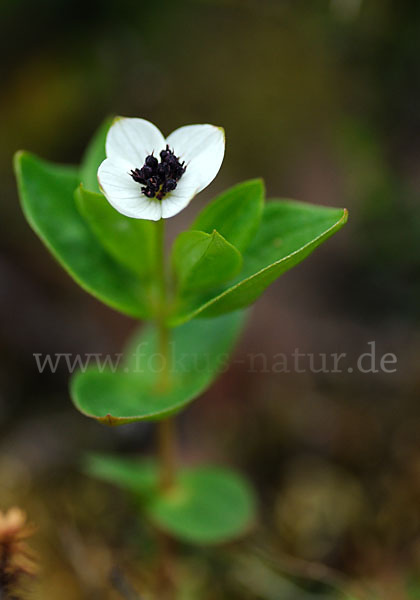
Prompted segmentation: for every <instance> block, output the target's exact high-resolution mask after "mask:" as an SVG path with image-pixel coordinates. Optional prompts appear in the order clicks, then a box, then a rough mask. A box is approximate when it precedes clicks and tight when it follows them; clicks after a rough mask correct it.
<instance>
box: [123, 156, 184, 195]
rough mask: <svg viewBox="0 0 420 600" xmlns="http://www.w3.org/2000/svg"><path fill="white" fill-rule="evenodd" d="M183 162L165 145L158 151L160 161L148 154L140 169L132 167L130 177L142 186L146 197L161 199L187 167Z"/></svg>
mask: <svg viewBox="0 0 420 600" xmlns="http://www.w3.org/2000/svg"><path fill="white" fill-rule="evenodd" d="M184 165H185V162H182V163H180V162H179V158H178V157H176V156H175V154H174V153H173V150H170V149H169V146H168V145H167V146H166V150H162V152H161V153H160V162H159V161H158V159H157V158H156V157H155V156H153V154H150V155H149V156H147V157H146V160H145V162H144V165H143V166H142V168H141V169H133V170H132V171H131V173H130V175H131V177H132V178H133V179H134V181H136V182H137V183H140V185H141V186H142V188H141V191H142V192H143V194H144V195H145V196H147V197H148V198H156V199H157V200H163V198H164V197H165V196H166V194H168V193H169V192H172V191H173V190H174V189H175V188H176V186H177V184H178V181H179V180H180V179H181V177H182V175H183V174H184V173H185V169H186V168H187V167H186V166H184Z"/></svg>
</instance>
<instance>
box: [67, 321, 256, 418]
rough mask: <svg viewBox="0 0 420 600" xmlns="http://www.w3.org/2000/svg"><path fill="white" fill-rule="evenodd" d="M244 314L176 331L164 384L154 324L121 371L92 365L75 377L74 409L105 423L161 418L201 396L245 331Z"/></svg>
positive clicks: (136, 341) (130, 350)
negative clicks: (166, 378)
mask: <svg viewBox="0 0 420 600" xmlns="http://www.w3.org/2000/svg"><path fill="white" fill-rule="evenodd" d="M243 323H244V314H243V313H242V312H237V313H233V314H229V315H224V316H223V317H219V318H217V319H212V320H199V321H191V322H190V323H186V324H185V325H183V326H181V327H178V328H176V329H174V330H173V332H172V334H173V337H172V340H171V341H170V357H169V365H168V367H169V382H168V385H167V386H165V388H164V389H162V385H161V377H162V368H163V365H164V363H163V357H162V355H161V354H160V353H159V351H158V339H157V338H158V336H157V331H156V328H155V326H154V325H150V326H149V327H147V328H146V329H145V330H144V331H142V333H141V335H140V336H139V337H136V338H135V339H134V340H133V342H132V343H131V344H130V347H129V348H128V349H127V351H126V359H125V363H124V364H123V365H122V369H121V370H115V369H114V372H113V369H112V368H108V369H105V368H104V369H103V370H102V371H101V370H99V369H97V368H89V369H87V370H86V371H85V372H79V373H77V374H76V375H75V376H73V378H72V381H71V396H72V399H73V402H74V404H75V406H76V408H77V409H78V410H79V411H80V412H82V413H83V414H84V415H86V416H88V417H92V418H94V419H97V420H98V421H100V422H102V423H105V424H107V425H121V424H124V423H131V422H134V421H145V420H159V419H163V418H165V417H167V416H169V415H171V414H173V413H176V412H178V411H179V410H181V409H182V408H183V407H185V406H186V405H187V404H188V403H189V402H191V401H192V400H194V398H196V397H197V396H199V395H200V394H201V393H202V392H203V391H204V390H205V389H206V388H207V387H208V386H209V385H210V384H211V382H212V381H213V379H214V378H215V377H216V375H217V374H218V372H219V371H220V370H221V369H222V368H223V366H224V365H225V363H226V361H227V358H228V355H229V353H230V351H231V350H232V347H233V345H234V343H235V341H236V339H237V337H238V335H239V333H240V331H241V328H242V325H243Z"/></svg>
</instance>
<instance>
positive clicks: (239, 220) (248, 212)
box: [191, 179, 264, 252]
mask: <svg viewBox="0 0 420 600" xmlns="http://www.w3.org/2000/svg"><path fill="white" fill-rule="evenodd" d="M263 208H264V182H263V181H262V180H261V179H251V180H250V181H244V182H243V183H239V184H238V185H235V186H234V187H231V188H229V189H228V190H226V191H225V192H223V194H221V195H220V196H217V198H215V199H214V200H213V201H212V202H210V203H209V204H208V205H207V206H206V207H205V208H204V209H203V210H202V211H201V213H200V214H199V215H198V217H197V219H196V220H195V222H194V223H193V224H192V226H191V229H194V230H198V231H205V232H206V233H212V232H213V230H214V229H216V231H218V232H219V233H220V234H221V235H222V236H223V237H224V238H225V239H226V240H227V241H228V242H230V243H231V244H233V245H234V246H235V247H236V248H238V250H240V251H241V252H243V251H244V250H245V248H246V247H247V246H248V245H249V242H250V241H251V240H252V238H253V237H254V235H255V233H256V232H257V229H258V227H259V224H260V221H261V217H262V213H263Z"/></svg>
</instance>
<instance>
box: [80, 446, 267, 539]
mask: <svg viewBox="0 0 420 600" xmlns="http://www.w3.org/2000/svg"><path fill="white" fill-rule="evenodd" d="M87 470H88V472H89V473H90V474H92V475H94V476H95V477H98V478H99V479H103V480H105V481H108V482H110V483H115V484H116V485H118V486H121V487H123V488H125V489H128V490H130V491H131V492H134V493H135V494H136V495H138V496H139V497H140V501H141V506H142V507H143V509H144V511H145V513H146V515H147V516H148V517H149V519H150V520H151V521H152V522H153V523H154V524H155V525H156V526H157V527H159V528H160V529H163V530H164V531H166V532H167V533H169V534H172V535H173V536H174V537H176V538H177V539H180V540H182V541H185V542H189V543H193V544H218V543H222V542H227V541H230V540H232V539H235V538H237V537H238V536H240V535H243V534H245V533H247V531H248V530H249V529H250V528H251V526H252V525H253V523H254V521H255V513H256V500H255V495H254V492H253V490H252V489H251V487H250V485H249V484H248V482H247V481H246V480H245V479H244V478H242V477H241V476H240V475H239V474H238V473H235V472H234V471H232V470H230V469H226V468H221V467H209V466H205V467H202V466H201V467H194V468H189V469H181V470H180V471H179V472H178V473H177V481H176V483H175V485H174V487H173V488H171V489H169V490H167V491H164V492H162V491H161V490H160V489H159V476H158V468H157V466H156V465H155V464H153V463H152V462H150V461H145V462H143V461H138V460H133V459H128V458H119V457H114V456H101V455H99V456H98V455H96V456H93V457H91V458H90V459H89V460H88V462H87Z"/></svg>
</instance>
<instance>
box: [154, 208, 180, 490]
mask: <svg viewBox="0 0 420 600" xmlns="http://www.w3.org/2000/svg"><path fill="white" fill-rule="evenodd" d="M156 247H157V281H158V287H159V304H158V311H157V319H156V325H157V330H158V348H159V354H160V357H161V360H162V371H161V373H160V378H159V381H158V384H157V385H158V386H159V391H160V392H163V391H165V390H166V389H167V388H168V386H169V385H170V374H171V373H170V371H171V367H170V351H169V350H170V348H169V338H170V331H169V328H168V326H167V325H166V314H167V307H168V286H167V279H166V262H165V222H164V220H163V219H161V220H160V221H157V222H156ZM157 447H158V460H159V480H160V487H161V489H162V490H167V489H168V488H170V487H171V486H172V485H173V484H174V482H175V469H176V465H175V462H176V461H175V427H174V421H173V419H171V418H169V419H163V420H162V421H159V422H158V424H157Z"/></svg>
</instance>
